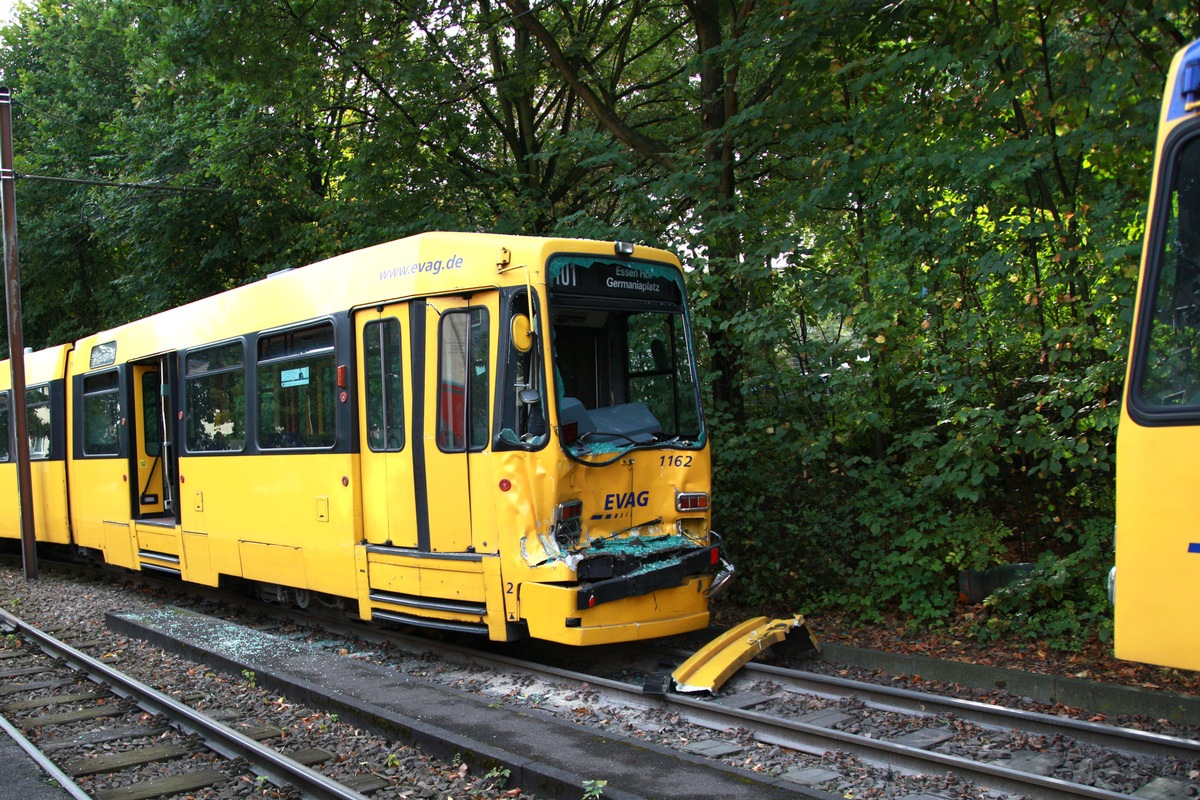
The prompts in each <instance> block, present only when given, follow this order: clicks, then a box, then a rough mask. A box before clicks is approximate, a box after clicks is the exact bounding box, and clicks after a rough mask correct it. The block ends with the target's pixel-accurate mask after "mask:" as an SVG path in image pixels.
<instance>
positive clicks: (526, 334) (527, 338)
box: [512, 314, 533, 353]
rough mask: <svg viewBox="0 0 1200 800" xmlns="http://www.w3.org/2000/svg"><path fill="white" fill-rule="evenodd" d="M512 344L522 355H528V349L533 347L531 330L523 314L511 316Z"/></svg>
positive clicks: (526, 317)
mask: <svg viewBox="0 0 1200 800" xmlns="http://www.w3.org/2000/svg"><path fill="white" fill-rule="evenodd" d="M512 343H513V347H515V348H517V350H519V351H520V352H522V353H528V352H529V348H531V347H533V328H532V327H530V325H529V317H528V316H526V315H525V314H513V318H512Z"/></svg>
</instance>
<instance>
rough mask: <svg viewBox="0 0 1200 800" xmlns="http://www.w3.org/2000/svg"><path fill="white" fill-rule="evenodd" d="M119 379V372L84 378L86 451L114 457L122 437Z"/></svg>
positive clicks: (84, 438)
mask: <svg viewBox="0 0 1200 800" xmlns="http://www.w3.org/2000/svg"><path fill="white" fill-rule="evenodd" d="M120 430H121V395H120V378H119V377H118V376H117V373H116V372H102V373H100V374H98V375H87V376H85V377H84V379H83V454H84V455H87V456H115V455H118V454H119V453H120V449H121V440H120V436H119V434H120Z"/></svg>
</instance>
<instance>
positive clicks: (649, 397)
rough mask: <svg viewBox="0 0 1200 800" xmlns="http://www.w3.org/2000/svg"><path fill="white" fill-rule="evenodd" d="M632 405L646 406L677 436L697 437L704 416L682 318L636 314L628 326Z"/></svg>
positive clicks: (667, 431) (679, 315)
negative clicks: (687, 356)
mask: <svg viewBox="0 0 1200 800" xmlns="http://www.w3.org/2000/svg"><path fill="white" fill-rule="evenodd" d="M627 326H628V339H627V342H628V346H629V402H631V403H645V404H646V407H647V408H649V409H650V411H651V413H653V414H654V416H655V418H657V419H658V421H659V422H660V423H661V424H662V426H663V431H664V433H668V434H670V435H673V436H696V435H697V434H698V433H699V431H700V415H699V411H698V408H697V406H696V402H695V388H694V387H693V385H692V371H691V369H690V367H689V365H688V362H687V359H686V358H681V357H680V354H686V353H687V352H688V348H687V339H686V338H685V336H684V330H683V315H681V314H632V315H630V317H629V319H628V322H627Z"/></svg>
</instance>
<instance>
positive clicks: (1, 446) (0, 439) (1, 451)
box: [0, 392, 11, 461]
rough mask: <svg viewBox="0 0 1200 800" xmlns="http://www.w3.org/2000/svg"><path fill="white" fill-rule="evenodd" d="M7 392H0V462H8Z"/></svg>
mask: <svg viewBox="0 0 1200 800" xmlns="http://www.w3.org/2000/svg"><path fill="white" fill-rule="evenodd" d="M10 457H11V456H10V455H9V452H8V392H0V461H8V460H9V458H10Z"/></svg>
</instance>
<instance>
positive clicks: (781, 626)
mask: <svg viewBox="0 0 1200 800" xmlns="http://www.w3.org/2000/svg"><path fill="white" fill-rule="evenodd" d="M796 628H800V629H802V630H803V631H804V632H805V634H806V635H808V636H809V638H811V634H809V633H808V629H807V626H806V625H805V623H804V617H803V616H801V615H800V614H796V615H795V616H792V617H784V618H782V619H776V620H771V619H768V618H767V617H752V618H751V619H748V620H746V621H745V622H743V623H741V624H739V625H735V626H734V627H732V628H730V629H729V630H727V631H725V632H724V633H722V634H721V635H720V636H718V637H717V638H716V639H713V640H712V641H711V642H709V643H708V644H706V645H705V646H704V647H702V648H700V649H699V650H697V651H696V653H695V654H694V655H693V656H692V657H691V658H689V659H688V660H687V661H685V662H683V663H682V664H680V665H679V667H677V668H676V669H675V671H674V672H672V673H671V678H672V679H673V680H674V681H675V688H676V690H677V691H680V692H715V691H717V690H718V689H720V688H721V687H722V686H723V685H724V684H725V682H726V681H727V680H729V679H730V678H731V677H733V675H734V673H736V672H737V671H738V670H739V669H741V668H742V666H743V665H745V664H746V662H748V661H749V660H750V659H752V658H754V657H755V656H757V655H758V654H759V653H762V652H764V651H765V650H766V649H767V648H769V647H770V646H771V645H773V644H778V643H779V642H782V641H783V640H784V639H785V638H786V637H787V635H788V634H789V633H791V632H792V631H793V630H794V629H796ZM814 643H815V640H814Z"/></svg>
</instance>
